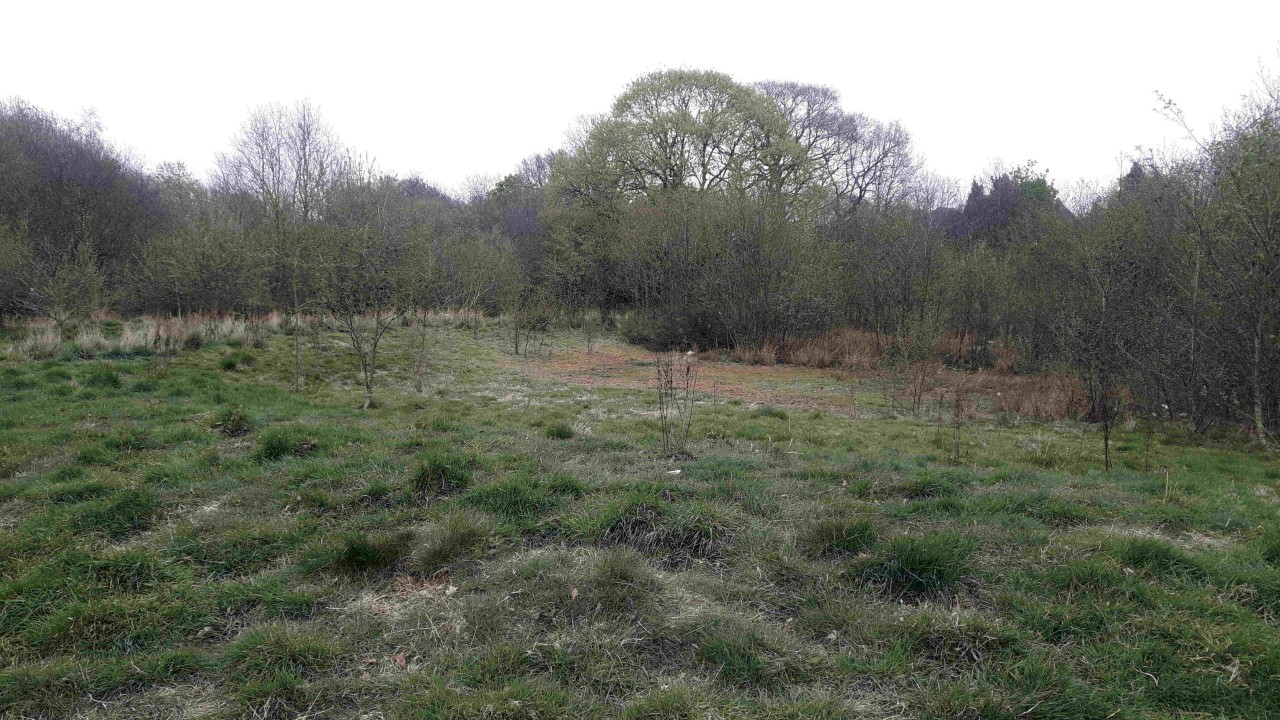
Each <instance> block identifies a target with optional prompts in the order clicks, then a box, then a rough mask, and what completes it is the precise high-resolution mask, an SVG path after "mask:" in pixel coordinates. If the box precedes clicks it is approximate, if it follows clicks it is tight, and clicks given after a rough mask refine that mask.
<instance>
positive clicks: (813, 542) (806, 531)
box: [796, 517, 876, 557]
mask: <svg viewBox="0 0 1280 720" xmlns="http://www.w3.org/2000/svg"><path fill="white" fill-rule="evenodd" d="M875 541H876V527H875V524H874V523H872V522H871V521H869V520H865V519H857V518H851V517H831V518H823V519H821V520H816V521H814V522H811V523H809V524H808V525H806V526H804V527H803V528H801V529H800V530H799V532H797V533H796V544H797V545H798V546H799V547H800V548H801V549H802V550H804V551H805V552H806V553H808V554H809V555H811V556H814V557H817V556H823V555H840V554H857V553H859V552H862V551H863V550H865V549H867V548H869V547H871V546H872V545H874V544H875Z"/></svg>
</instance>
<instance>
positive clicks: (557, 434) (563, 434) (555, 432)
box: [546, 423, 574, 440]
mask: <svg viewBox="0 0 1280 720" xmlns="http://www.w3.org/2000/svg"><path fill="white" fill-rule="evenodd" d="M546 435H547V437H549V438H551V439H552V440H568V439H570V438H572V437H573V436H574V432H573V428H571V427H569V426H568V425H566V424H565V423H555V424H554V425H548V426H547V429H546Z"/></svg>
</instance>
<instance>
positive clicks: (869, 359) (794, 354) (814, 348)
mask: <svg viewBox="0 0 1280 720" xmlns="http://www.w3.org/2000/svg"><path fill="white" fill-rule="evenodd" d="M896 343H897V340H896V338H893V337H890V336H887V335H879V334H877V333H873V332H868V331H866V330H858V329H856V328H851V327H845V328H837V329H835V330H832V331H830V332H827V333H825V334H823V335H819V336H818V337H815V338H805V339H799V340H789V341H787V342H786V343H785V344H776V343H775V344H774V345H773V352H774V356H775V358H776V359H777V361H778V362H784V363H787V364H788V365H801V366H804V367H813V368H834V367H838V368H843V369H845V370H870V369H872V368H874V367H876V366H877V365H879V364H880V361H881V360H883V359H884V355H885V350H886V349H889V348H892V347H894V345H896Z"/></svg>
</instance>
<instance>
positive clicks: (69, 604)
mask: <svg viewBox="0 0 1280 720" xmlns="http://www.w3.org/2000/svg"><path fill="white" fill-rule="evenodd" d="M410 335H411V333H410V331H408V330H405V329H400V330H398V331H397V332H396V333H395V334H394V335H393V336H392V338H391V339H390V340H389V343H390V347H389V348H388V350H387V352H386V353H385V355H384V358H383V359H384V368H385V372H384V374H383V376H382V377H380V378H379V381H380V385H381V387H380V390H379V401H380V402H379V405H378V406H377V407H376V408H374V409H372V410H368V411H360V410H358V409H356V408H358V406H359V404H360V402H361V399H362V394H361V392H362V391H361V389H360V388H359V387H358V386H357V383H356V382H355V377H354V370H353V369H354V366H355V365H354V361H353V359H352V358H351V356H350V355H349V354H348V353H347V351H346V350H345V349H344V347H343V345H342V344H341V339H340V336H338V335H336V334H323V333H322V334H319V335H317V336H316V337H313V338H311V339H310V340H309V342H308V349H307V353H306V366H307V368H308V372H309V377H308V383H307V387H306V390H305V391H304V392H302V393H297V394H294V393H290V392H289V391H288V383H289V379H290V371H291V368H292V343H291V340H290V339H289V338H287V337H285V336H284V335H281V334H276V335H273V336H271V337H269V338H267V341H266V343H265V345H266V346H265V347H252V346H250V345H240V344H238V343H232V344H225V343H217V344H213V343H210V344H205V345H204V346H203V347H201V348H199V349H191V350H188V351H184V352H181V353H179V354H177V355H175V356H165V357H161V356H152V357H142V356H136V355H129V354H118V355H117V356H115V357H103V356H101V355H99V356H97V357H93V358H87V357H80V356H77V355H76V354H74V353H71V352H66V353H64V355H63V357H62V358H60V359H53V360H47V361H42V362H20V361H17V360H13V359H8V360H5V361H4V362H3V364H2V365H0V399H2V400H3V403H2V405H0V714H3V715H4V716H6V717H73V716H74V717H87V718H144V717H155V718H197V717H209V718H224V717H225V718H231V717H280V718H285V717H308V718H338V717H361V718H422V719H426V718H575V717H619V718H628V719H631V720H640V719H642V718H643V719H653V720H658V719H671V720H676V719H682V718H779V719H780V718H796V719H799V718H863V717H865V718H897V717H903V718H908V717H909V718H917V717H919V718H956V717H960V718H1007V719H1009V720H1014V719H1017V718H1028V719H1035V718H1219V717H1221V718H1268V717H1280V629H1278V628H1277V623H1276V618H1277V615H1280V525H1278V524H1277V521H1276V515H1277V510H1278V509H1280V494H1278V492H1280V462H1278V461H1277V458H1276V457H1275V456H1274V455H1271V454H1266V453H1264V452H1262V451H1259V450H1256V449H1254V448H1253V447H1251V446H1250V445H1249V444H1248V443H1247V442H1245V441H1244V440H1241V439H1233V438H1231V437H1228V436H1223V437H1220V438H1217V439H1214V440H1212V441H1206V440H1204V439H1202V438H1195V437H1192V436H1189V435H1187V434H1186V433H1184V432H1181V431H1179V430H1177V429H1176V428H1174V427H1172V426H1166V425H1161V426H1155V427H1147V426H1145V425H1134V426H1131V427H1130V428H1129V429H1128V430H1121V431H1120V432H1119V433H1118V438H1117V440H1116V445H1115V451H1116V457H1117V458H1118V468H1117V469H1116V470H1114V471H1112V472H1110V473H1102V472H1101V471H1100V470H1099V468H1100V466H1101V462H1102V460H1101V447H1100V439H1099V436H1098V433H1097V432H1096V431H1094V430H1091V429H1089V428H1087V427H1084V426H1081V425H1079V424H1077V423H1069V422H1062V423H1041V422H1029V421H1026V420H1022V419H1018V418H1012V417H1008V416H1005V415H1002V414H1000V413H997V412H994V411H983V412H980V413H978V417H977V418H976V419H974V420H969V421H966V422H965V423H964V424H963V426H962V428H961V432H960V438H961V440H960V450H961V452H960V459H959V461H958V462H955V463H952V462H950V460H951V454H952V452H953V451H954V449H955V442H956V440H955V438H956V435H955V430H954V428H953V427H952V424H951V420H950V415H949V413H948V412H947V411H946V409H945V407H944V406H943V405H942V404H941V403H939V405H938V407H936V408H935V409H934V411H933V412H932V413H926V415H925V416H924V417H916V416H914V415H912V414H909V413H905V412H903V411H902V410H901V407H900V404H899V403H898V402H897V401H896V400H895V395H894V390H893V387H894V385H893V384H894V382H895V381H894V379H893V377H892V376H891V375H888V374H879V375H875V376H868V377H867V378H866V379H865V381H863V382H861V383H860V384H859V385H857V387H856V389H855V392H856V393H857V395H856V397H855V401H856V403H855V402H849V401H848V399H847V389H845V388H843V387H842V386H841V384H840V382H839V381H838V379H835V378H833V377H831V376H830V375H828V374H824V373H822V372H819V371H810V370H801V369H795V368H785V367H781V366H779V367H772V368H754V367H747V366H741V365H735V364H729V363H724V364H717V363H711V364H707V365H706V366H704V368H703V377H702V381H701V386H702V389H703V390H704V391H705V392H704V394H703V395H702V396H701V401H700V402H699V403H698V405H697V406H696V412H695V417H694V420H693V425H692V433H691V434H692V437H693V442H692V443H691V445H690V447H689V450H690V453H689V454H690V455H691V457H689V458H685V459H679V460H672V459H669V458H664V457H662V455H661V452H660V447H661V438H660V435H661V433H660V424H659V421H658V416H657V412H656V403H655V393H654V391H652V390H646V389H643V388H645V387H646V386H647V384H648V383H649V378H650V377H651V375H652V373H653V372H654V369H653V359H652V357H651V356H648V355H646V354H645V353H643V352H641V351H638V350H636V349H634V348H629V347H627V346H624V345H622V344H620V343H618V342H616V341H605V342H604V343H603V344H601V346H600V347H599V349H598V350H597V352H598V353H599V354H598V355H597V354H596V353H592V354H588V353H587V351H586V346H585V344H584V343H583V342H582V341H581V339H578V338H575V337H574V336H572V335H571V334H568V333H563V334H559V335H557V336H556V337H554V338H553V341H552V343H551V346H550V355H549V357H542V358H538V359H529V358H525V357H513V356H511V355H510V354H509V353H508V352H507V351H506V348H507V342H506V340H505V335H504V333H503V331H502V330H501V328H499V327H496V326H490V325H486V326H483V327H481V328H480V330H479V331H478V333H476V334H475V336H473V334H472V332H471V331H470V330H468V329H466V328H460V327H457V326H455V325H454V324H452V323H451V322H450V321H448V320H447V319H441V320H438V321H436V325H435V327H433V328H432V329H431V330H430V332H429V333H428V338H429V340H430V344H429V347H430V352H429V362H428V363H427V365H428V369H429V372H428V374H427V376H426V386H425V387H424V388H423V390H422V391H421V392H419V391H417V390H415V387H414V381H413V378H412V377H411V375H410V373H409V372H408V367H409V365H410V363H409V360H408V356H409V348H408V341H409V337H410ZM593 368H595V369H594V370H593ZM611 368H612V369H611ZM842 398H843V399H842ZM762 401H768V403H769V404H762ZM990 401H991V398H978V399H977V404H978V407H979V408H984V407H985V408H988V409H989V408H990ZM846 404H847V405H848V407H849V411H848V412H844V411H842V407H844V406H845V405H846ZM855 404H856V407H857V411H856V413H855V412H854V410H853V407H854V406H855ZM855 414H856V417H853V415H855ZM677 471H678V472H677Z"/></svg>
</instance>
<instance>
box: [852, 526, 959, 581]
mask: <svg viewBox="0 0 1280 720" xmlns="http://www.w3.org/2000/svg"><path fill="white" fill-rule="evenodd" d="M976 548H977V542H976V541H975V540H973V539H972V538H969V537H966V536H963V535H959V534H956V533H939V534H935V535H918V536H910V535H909V536H906V537H897V538H894V539H892V540H890V541H889V547H888V553H887V555H886V557H885V558H884V560H882V561H881V562H880V563H878V564H877V565H875V566H873V567H872V568H871V574H872V576H873V577H875V578H877V579H880V580H883V581H886V582H888V583H889V584H890V585H891V586H893V587H895V588H898V589H902V590H906V591H910V592H917V593H930V592H937V591H940V590H944V589H946V588H948V587H950V586H952V585H954V584H955V582H956V581H957V580H959V579H960V578H961V576H963V575H964V574H965V573H966V572H968V570H969V557H970V555H972V553H973V551H974V550H975V549H976Z"/></svg>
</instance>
